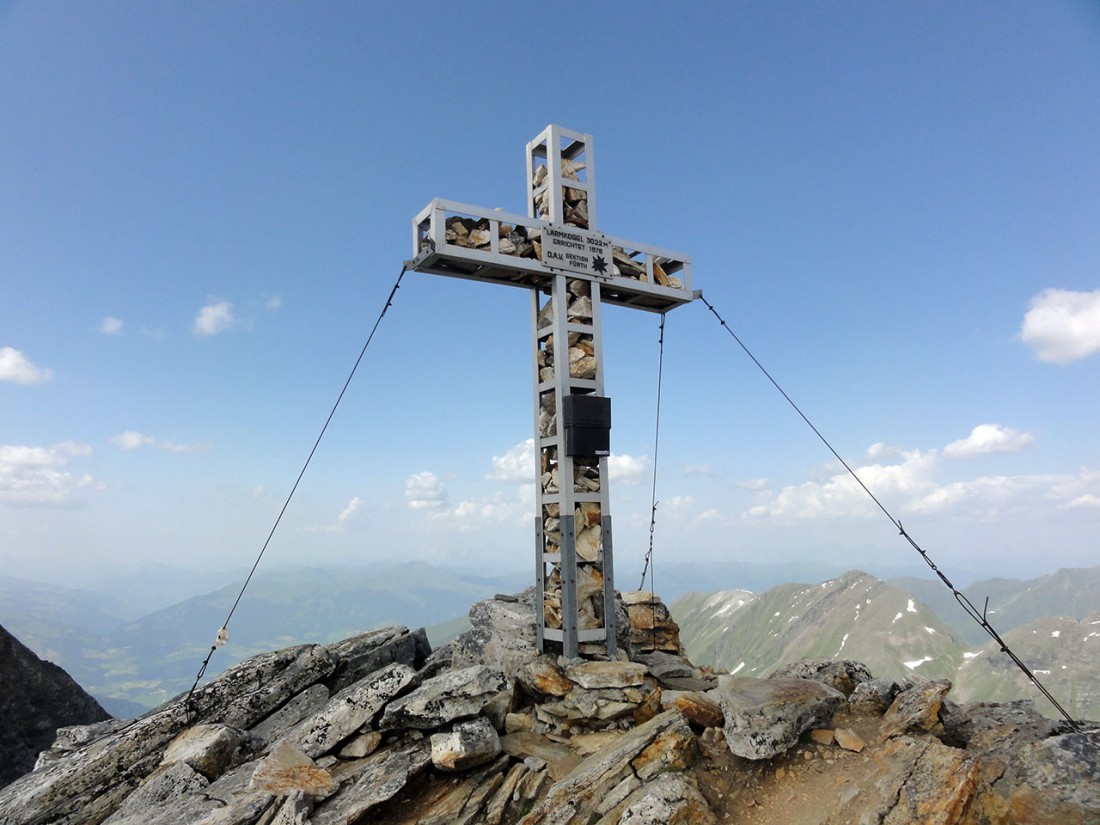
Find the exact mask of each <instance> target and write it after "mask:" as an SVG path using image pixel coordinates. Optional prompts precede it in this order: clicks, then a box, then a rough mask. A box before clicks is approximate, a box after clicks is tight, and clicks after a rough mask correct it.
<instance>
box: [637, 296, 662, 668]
mask: <svg viewBox="0 0 1100 825" xmlns="http://www.w3.org/2000/svg"><path fill="white" fill-rule="evenodd" d="M664 369H665V313H663V312H662V313H661V329H660V335H659V336H658V338H657V410H656V413H655V414H654V416H653V418H654V421H655V423H654V425H653V491H652V493H651V495H650V499H649V500H650V507H649V549H648V550H647V551H646V554H645V566H644V567H643V568H642V580H641V581H640V582H639V583H638V589H639V590H641V589H642V588H643V587H645V574H646V573H647V572H648V573H649V595H650V599H649V609H650V617H651V618H650V626H651V627H650V629H651V630H652V631H653V649H654V650H656V649H657V598H656V595H657V570H656V566H655V565H654V564H653V531H654V529H655V528H656V526H657V451H658V449H659V447H660V445H661V383H662V377H663V375H664Z"/></svg>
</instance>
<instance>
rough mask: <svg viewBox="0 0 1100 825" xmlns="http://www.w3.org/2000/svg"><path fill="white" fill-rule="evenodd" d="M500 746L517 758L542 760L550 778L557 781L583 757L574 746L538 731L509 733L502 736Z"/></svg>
mask: <svg viewBox="0 0 1100 825" xmlns="http://www.w3.org/2000/svg"><path fill="white" fill-rule="evenodd" d="M500 746H501V748H502V749H503V750H504V752H505V753H507V754H508V755H509V756H514V757H515V758H517V759H528V758H532V757H534V758H536V759H539V760H541V761H542V762H543V763H544V764H545V765H546V766H548V767H549V769H550V778H551V779H552V780H554V781H555V782H557V781H558V780H559V779H562V778H564V777H565V776H567V775H568V774H569V773H570V772H571V771H572V770H573V769H574V768H575V767H577V765H579V764H580V763H581V758H580V757H579V756H577V754H576V752H575V751H574V750H573V749H572V748H570V747H568V746H566V745H563V744H561V743H560V742H555V741H553V740H552V739H549V738H547V737H545V736H542V735H541V734H537V733H509V734H508V735H507V736H502V737H501V738H500ZM528 767H531V766H530V765H528Z"/></svg>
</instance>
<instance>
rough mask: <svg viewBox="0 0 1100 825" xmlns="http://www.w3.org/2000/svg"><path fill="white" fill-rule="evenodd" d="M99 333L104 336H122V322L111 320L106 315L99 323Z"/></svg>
mask: <svg viewBox="0 0 1100 825" xmlns="http://www.w3.org/2000/svg"><path fill="white" fill-rule="evenodd" d="M99 331H100V332H102V333H103V334H104V335H121V334H122V321H120V320H119V319H118V318H113V317H111V316H110V315H108V316H107V317H106V318H104V319H103V320H102V321H100V322H99Z"/></svg>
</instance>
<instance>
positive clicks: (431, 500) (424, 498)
mask: <svg viewBox="0 0 1100 825" xmlns="http://www.w3.org/2000/svg"><path fill="white" fill-rule="evenodd" d="M405 502H406V504H408V506H409V508H410V509H412V510H426V509H434V508H436V507H442V506H444V505H445V504H446V502H447V488H446V487H445V486H444V485H443V482H442V481H440V479H439V477H438V476H436V474H435V473H433V472H430V471H428V470H425V471H423V472H420V473H415V474H413V475H411V476H409V477H408V478H407V479H405Z"/></svg>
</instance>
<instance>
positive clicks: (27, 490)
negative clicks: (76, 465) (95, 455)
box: [0, 442, 95, 507]
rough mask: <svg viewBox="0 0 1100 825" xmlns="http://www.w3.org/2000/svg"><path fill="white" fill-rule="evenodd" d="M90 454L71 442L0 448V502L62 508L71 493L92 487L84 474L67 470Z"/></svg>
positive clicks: (90, 481)
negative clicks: (75, 460) (78, 459)
mask: <svg viewBox="0 0 1100 825" xmlns="http://www.w3.org/2000/svg"><path fill="white" fill-rule="evenodd" d="M91 452H92V448H91V447H88V446H87V445H84V444H74V443H73V442H64V443H61V444H54V445H52V446H50V447H28V446H24V445H0V502H2V503H4V504H9V505H15V506H20V505H21V506H44V507H59V506H64V505H66V504H67V503H69V501H70V499H71V498H72V495H73V493H74V492H75V491H77V490H80V489H82V488H86V487H94V486H95V482H94V480H93V479H92V477H91V476H90V475H88V474H87V473H75V472H72V471H71V470H69V469H68V465H69V462H70V461H71V460H72V459H74V458H79V457H83V456H87V455H90V454H91Z"/></svg>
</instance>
